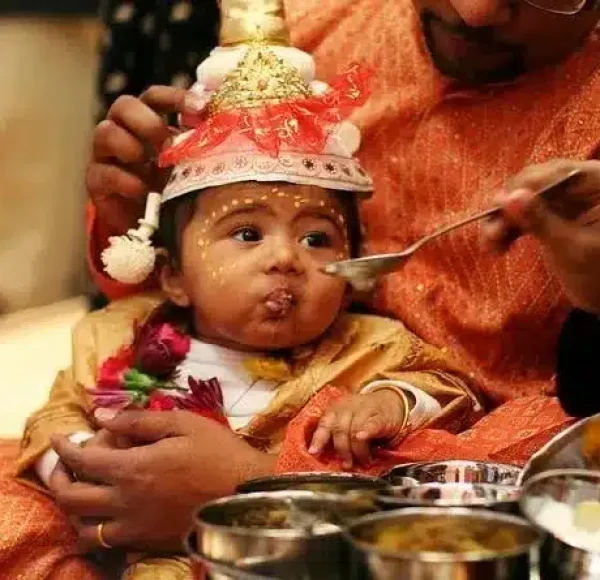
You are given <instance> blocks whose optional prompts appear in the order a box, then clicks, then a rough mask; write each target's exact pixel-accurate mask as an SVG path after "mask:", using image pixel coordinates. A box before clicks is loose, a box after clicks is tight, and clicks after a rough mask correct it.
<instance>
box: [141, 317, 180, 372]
mask: <svg viewBox="0 0 600 580" xmlns="http://www.w3.org/2000/svg"><path fill="white" fill-rule="evenodd" d="M190 343H191V341H190V337H189V336H187V335H185V334H183V333H182V332H180V331H179V330H177V329H176V328H175V327H174V326H172V325H171V324H168V323H162V324H157V325H152V324H147V325H145V326H143V327H142V328H141V330H140V332H139V334H138V336H137V337H136V339H135V341H134V344H133V350H134V353H135V355H134V356H135V367H136V368H137V369H138V370H140V371H141V372H142V373H144V374H147V375H150V376H152V377H155V378H157V379H167V378H169V377H171V376H172V375H173V374H174V373H175V370H176V369H177V367H178V366H179V365H180V364H181V363H182V362H183V360H184V359H185V357H186V355H187V353H188V351H189V350H190Z"/></svg>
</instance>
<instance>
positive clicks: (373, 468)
mask: <svg viewBox="0 0 600 580" xmlns="http://www.w3.org/2000/svg"><path fill="white" fill-rule="evenodd" d="M342 396H343V393H342V392H341V391H340V390H339V389H336V388H333V387H329V388H326V389H323V390H322V391H320V392H319V393H318V394H317V395H316V396H315V397H313V398H312V399H311V401H310V403H308V405H307V406H306V407H305V408H304V409H303V410H302V411H301V412H300V414H299V415H298V417H296V419H294V420H293V421H292V422H291V423H290V425H289V426H288V430H287V433H286V437H285V440H284V443H283V447H282V450H281V453H280V456H279V460H278V463H277V471H278V472H279V473H290V472H303V471H343V468H342V459H341V458H340V457H339V456H338V455H336V454H335V452H334V451H333V450H332V449H331V448H328V449H327V450H326V451H325V452H324V453H323V454H322V455H320V456H318V457H315V456H314V455H311V454H309V453H308V447H309V446H310V441H311V439H312V435H313V433H314V431H315V429H316V427H317V424H318V421H319V418H320V417H321V416H322V414H323V412H324V411H325V409H327V407H329V406H330V405H331V404H332V403H334V402H335V401H336V400H338V399H339V398H340V397H342ZM571 422H572V420H571V419H569V418H568V417H567V416H566V415H565V413H564V412H563V411H562V409H561V408H560V404H559V403H558V401H557V399H555V398H551V397H543V396H531V397H524V398H521V399H515V400H514V401H511V402H510V403H507V404H506V405H503V406H502V407H501V408H500V409H498V410H497V411H494V412H492V413H490V414H489V415H488V416H487V417H485V418H484V419H482V420H481V421H479V422H478V423H477V424H476V425H475V426H474V427H472V428H471V429H469V430H468V431H465V432H463V433H461V434H460V435H454V434H452V433H449V432H448V431H442V430H436V429H424V430H422V431H417V432H415V433H413V434H410V435H409V436H408V437H407V438H406V439H405V440H404V441H403V442H402V443H401V444H400V445H398V447H397V448H396V449H392V450H379V451H377V452H376V453H375V454H374V455H373V461H372V462H371V463H370V464H369V465H367V466H365V467H360V466H355V469H354V470H355V471H358V472H361V473H366V474H369V475H380V474H381V473H383V472H384V471H386V470H388V469H390V468H391V467H393V466H395V465H399V464H401V463H412V462H419V461H437V460H439V461H442V460H448V459H466V460H480V461H494V462H499V463H510V464H514V465H519V466H522V465H524V464H525V463H526V462H527V460H528V459H529V457H531V455H532V454H533V453H535V452H536V451H537V450H538V449H539V448H540V447H542V446H543V445H544V444H546V443H547V442H548V441H549V440H550V439H551V438H552V437H554V436H555V435H556V434H558V433H559V432H560V431H561V430H563V429H564V428H565V427H567V426H568V425H569V424H570V423H571Z"/></svg>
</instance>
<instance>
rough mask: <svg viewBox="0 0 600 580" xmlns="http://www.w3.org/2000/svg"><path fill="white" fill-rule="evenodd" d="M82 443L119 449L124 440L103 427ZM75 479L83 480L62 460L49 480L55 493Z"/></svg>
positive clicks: (88, 445) (89, 445)
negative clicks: (71, 471)
mask: <svg viewBox="0 0 600 580" xmlns="http://www.w3.org/2000/svg"><path fill="white" fill-rule="evenodd" d="M81 445H83V446H84V447H105V448H107V449H118V448H119V447H123V442H122V441H120V440H118V439H117V438H116V436H115V435H113V434H112V433H111V432H110V431H108V430H107V429H101V430H100V431H97V432H96V434H95V435H94V436H93V437H90V438H89V439H87V440H86V441H84V442H83V443H82V444H81ZM74 479H76V480H79V481H81V479H80V478H79V477H77V476H76V475H75V478H74V474H72V473H70V472H69V470H68V469H67V468H66V467H65V466H64V465H63V463H62V461H59V462H58V463H57V464H56V467H55V468H54V470H53V471H52V475H51V476H50V480H49V481H48V487H49V488H50V490H51V491H52V492H54V493H58V492H59V491H60V490H62V489H64V487H65V485H68V484H70V483H72V482H73V481H74Z"/></svg>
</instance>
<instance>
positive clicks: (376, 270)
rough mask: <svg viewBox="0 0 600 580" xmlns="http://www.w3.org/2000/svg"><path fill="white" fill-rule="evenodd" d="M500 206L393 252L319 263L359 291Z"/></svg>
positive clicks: (567, 178)
mask: <svg viewBox="0 0 600 580" xmlns="http://www.w3.org/2000/svg"><path fill="white" fill-rule="evenodd" d="M580 173H581V172H580V170H579V169H574V170H572V171H570V172H569V173H567V174H566V175H563V176H561V177H560V178H558V179H556V180H554V181H553V182H552V183H550V184H549V185H547V186H545V187H543V188H542V189H540V190H538V191H537V192H536V195H544V194H547V193H549V192H551V191H552V190H553V189H555V188H557V187H561V186H566V185H568V184H569V183H571V181H573V180H574V179H575V178H576V177H578V176H579V175H580ZM501 209H502V208H501V207H499V206H496V207H492V208H490V209H486V210H485V211H482V212H479V213H477V214H475V215H472V216H470V217H468V218H466V219H463V220H461V221H459V222H455V223H452V224H450V225H447V226H444V227H442V228H439V229H437V230H435V231H434V232H433V233H431V234H429V235H426V236H423V237H422V238H421V239H419V240H417V241H416V242H415V243H414V244H412V245H411V246H409V247H408V248H406V249H405V250H403V251H402V252H397V253H394V254H378V255H376V256H366V257H364V258H355V259H352V260H343V261H340V262H331V263H330V264H326V265H325V266H324V267H323V272H325V273H326V274H330V275H331V276H337V277H339V278H344V279H345V280H348V281H349V282H350V284H352V286H353V287H354V288H355V289H356V290H358V291H359V292H368V291H370V290H372V289H373V288H374V287H375V284H376V282H377V277H378V276H379V275H380V274H384V273H388V272H392V271H394V270H399V269H400V268H401V267H402V266H404V264H405V262H406V261H407V260H408V259H409V258H410V257H411V256H412V255H413V254H414V253H415V252H416V251H417V250H419V249H420V248H422V247H423V246H424V245H425V244H427V243H429V242H431V241H432V240H434V239H435V238H438V237H439V236H442V235H444V234H447V233H448V232H452V231H454V230H457V229H459V228H462V227H463V226H466V225H468V224H471V223H473V222H476V221H479V220H482V219H484V218H487V217H489V216H492V215H494V214H496V213H499V212H500V211H501Z"/></svg>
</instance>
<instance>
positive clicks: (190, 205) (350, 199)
mask: <svg viewBox="0 0 600 580" xmlns="http://www.w3.org/2000/svg"><path fill="white" fill-rule="evenodd" d="M334 193H335V195H336V197H337V199H338V200H339V201H340V203H341V204H342V207H343V208H344V214H345V218H346V227H347V230H348V240H349V242H350V256H351V257H352V258H358V257H359V256H360V249H361V227H360V216H359V211H358V204H357V203H356V196H355V195H353V194H351V193H347V192H340V193H337V192H334ZM198 195H202V190H198V191H194V192H192V193H187V194H185V195H181V196H179V197H176V198H175V199H172V200H170V201H167V202H166V203H164V204H163V205H162V206H161V209H160V227H159V229H158V232H157V233H156V236H155V242H156V245H157V246H160V247H162V248H164V249H165V250H167V252H168V254H169V259H170V260H171V262H172V263H173V264H174V265H175V266H177V267H178V266H179V265H180V258H181V235H182V233H183V230H184V228H185V226H186V225H187V224H188V223H189V221H190V220H191V219H192V217H193V215H194V206H195V203H196V199H197V198H198Z"/></svg>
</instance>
